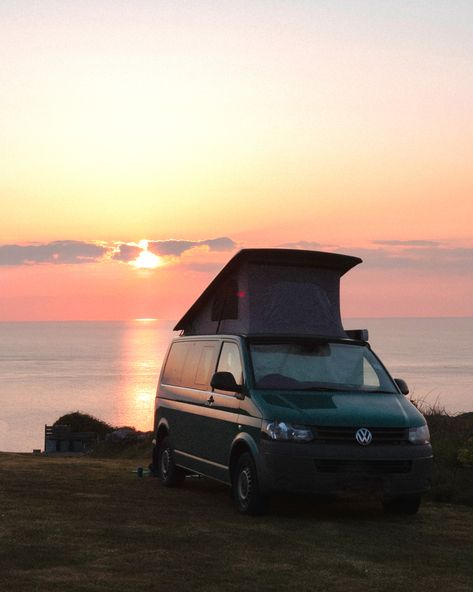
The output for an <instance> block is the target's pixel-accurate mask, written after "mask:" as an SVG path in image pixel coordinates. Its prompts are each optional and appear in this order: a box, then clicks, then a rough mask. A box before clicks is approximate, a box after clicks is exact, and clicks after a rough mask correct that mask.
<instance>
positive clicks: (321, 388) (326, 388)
mask: <svg viewBox="0 0 473 592" xmlns="http://www.w3.org/2000/svg"><path fill="white" fill-rule="evenodd" d="M293 390H298V391H320V392H332V391H337V392H339V393H342V392H344V391H347V390H350V389H340V388H336V387H333V386H306V387H302V388H298V389H293Z"/></svg>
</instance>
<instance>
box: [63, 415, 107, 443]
mask: <svg viewBox="0 0 473 592" xmlns="http://www.w3.org/2000/svg"><path fill="white" fill-rule="evenodd" d="M54 425H70V426H71V428H72V431H73V432H95V433H96V434H97V435H98V437H99V439H103V438H105V437H106V436H107V434H110V433H111V432H113V430H114V429H115V428H114V427H113V426H111V425H110V424H108V423H107V422H105V421H102V420H101V419H97V418H96V417H94V416H93V415H89V414H88V413H81V412H80V411H74V412H73V413H67V414H66V415H63V416H61V417H60V418H59V419H57V420H56V421H55V422H54Z"/></svg>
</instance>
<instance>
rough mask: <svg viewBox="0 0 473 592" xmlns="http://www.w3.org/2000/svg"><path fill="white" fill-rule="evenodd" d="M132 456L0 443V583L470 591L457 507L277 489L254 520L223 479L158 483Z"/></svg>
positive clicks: (468, 549) (468, 521)
mask: <svg viewBox="0 0 473 592" xmlns="http://www.w3.org/2000/svg"><path fill="white" fill-rule="evenodd" d="M136 464H137V461H133V460H123V459H107V460H104V459H102V460H101V459H91V458H86V457H82V458H50V457H49V458H47V457H36V456H33V455H15V454H0V483H1V485H0V590H2V591H3V590H5V591H8V592H20V591H21V592H24V591H25V590H28V591H30V592H34V591H38V592H41V591H46V590H48V591H50V592H54V591H61V592H64V591H66V590H67V591H68V592H79V591H90V592H95V591H97V592H99V591H107V592H110V591H112V592H113V591H115V590H116V591H122V590H126V589H130V590H145V589H146V590H173V591H177V592H178V591H181V590H186V591H187V590H206V591H214V590H215V591H217V590H218V591H222V590H235V591H236V590H244V591H253V590H254V591H256V590H258V591H263V590H302V591H304V590H307V591H308V590H311V591H317V590H321V591H322V590H323V591H325V590H333V591H342V590H343V592H346V591H347V590H349V591H350V592H351V591H353V592H357V591H360V592H361V591H363V592H366V590H367V589H369V590H376V591H384V590H386V591H388V590H389V592H396V591H399V592H401V591H402V592H405V590H410V591H411V592H412V591H414V592H415V591H417V590H419V591H421V590H422V591H424V590H440V589H444V590H448V591H449V592H456V591H463V592H467V591H468V592H471V590H472V589H473V551H472V549H473V510H472V509H470V508H466V507H462V506H457V507H454V506H449V505H437V504H432V503H429V504H426V505H425V506H424V508H423V509H422V510H421V512H420V514H419V515H418V516H416V517H413V518H396V517H392V516H387V515H385V514H383V512H382V511H381V509H380V507H379V505H378V503H377V502H376V501H360V500H355V501H350V500H343V501H335V502H327V501H325V502H317V503H316V502H314V500H311V499H300V498H287V499H285V498H280V499H277V500H275V503H274V505H273V511H272V513H271V514H270V515H268V516H266V517H262V518H258V519H254V518H247V517H243V516H239V515H238V514H236V513H235V512H234V510H233V509H232V507H231V503H230V499H229V494H228V490H227V489H226V488H225V487H224V486H221V485H219V484H215V483H212V482H210V481H206V480H195V479H192V480H189V482H187V483H186V486H185V487H184V488H181V489H179V490H168V489H164V488H162V487H161V486H160V483H159V482H158V481H157V480H156V479H154V478H143V479H138V478H137V477H136V475H135V474H134V473H133V472H132V471H133V469H134V468H135V467H136ZM143 464H144V462H143Z"/></svg>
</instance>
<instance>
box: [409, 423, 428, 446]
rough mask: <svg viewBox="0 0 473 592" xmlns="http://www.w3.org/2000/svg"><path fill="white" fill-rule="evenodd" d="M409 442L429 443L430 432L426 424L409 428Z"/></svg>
mask: <svg viewBox="0 0 473 592" xmlns="http://www.w3.org/2000/svg"><path fill="white" fill-rule="evenodd" d="M409 442H410V443H411V444H430V432H429V428H428V427H427V425H423V426H420V427H418V428H409Z"/></svg>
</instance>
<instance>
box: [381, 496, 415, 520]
mask: <svg viewBox="0 0 473 592" xmlns="http://www.w3.org/2000/svg"><path fill="white" fill-rule="evenodd" d="M420 502H421V496H420V495H406V496H402V497H397V498H394V499H391V500H387V501H385V502H383V504H384V509H385V510H386V512H389V513H390V514H406V515H411V516H413V515H414V514H417V512H418V511H419V508H420Z"/></svg>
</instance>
